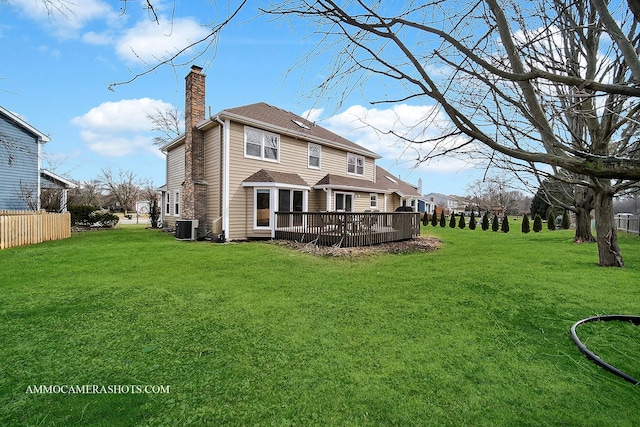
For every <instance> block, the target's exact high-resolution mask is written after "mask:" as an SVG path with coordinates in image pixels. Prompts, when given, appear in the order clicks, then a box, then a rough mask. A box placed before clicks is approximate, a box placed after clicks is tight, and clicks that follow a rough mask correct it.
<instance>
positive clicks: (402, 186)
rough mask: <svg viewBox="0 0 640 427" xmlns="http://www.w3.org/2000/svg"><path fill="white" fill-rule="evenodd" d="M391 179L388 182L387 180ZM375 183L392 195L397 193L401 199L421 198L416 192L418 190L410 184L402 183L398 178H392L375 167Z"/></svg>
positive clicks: (381, 169)
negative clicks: (409, 197)
mask: <svg viewBox="0 0 640 427" xmlns="http://www.w3.org/2000/svg"><path fill="white" fill-rule="evenodd" d="M387 177H390V178H391V179H393V181H395V182H393V181H392V180H390V179H389V178H387ZM376 183H377V184H378V185H379V186H380V187H382V188H385V189H387V190H389V191H392V192H394V193H398V194H399V195H400V196H402V197H406V196H412V197H422V194H420V193H419V192H418V190H417V189H416V188H415V187H413V186H412V185H411V184H409V183H406V182H404V181H403V180H401V179H400V178H398V177H396V176H393V175H392V174H391V173H389V172H388V171H387V170H385V169H383V168H381V167H380V166H377V165H376Z"/></svg>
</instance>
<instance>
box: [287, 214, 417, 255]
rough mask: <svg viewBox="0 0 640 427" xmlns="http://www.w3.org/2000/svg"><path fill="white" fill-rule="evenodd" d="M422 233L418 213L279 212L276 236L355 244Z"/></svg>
mask: <svg viewBox="0 0 640 427" xmlns="http://www.w3.org/2000/svg"><path fill="white" fill-rule="evenodd" d="M419 235H420V213H419V212H385V213H380V212H276V228H275V238H276V239H282V240H294V241H298V242H302V243H309V242H314V243H316V244H318V245H322V246H340V247H355V246H369V245H376V244H380V243H385V242H395V241H400V240H408V239H412V238H414V237H417V236H419Z"/></svg>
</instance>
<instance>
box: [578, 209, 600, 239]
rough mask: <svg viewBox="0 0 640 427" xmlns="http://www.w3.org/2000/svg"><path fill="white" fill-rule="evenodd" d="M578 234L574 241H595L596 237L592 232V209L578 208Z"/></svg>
mask: <svg viewBox="0 0 640 427" xmlns="http://www.w3.org/2000/svg"><path fill="white" fill-rule="evenodd" d="M575 214H576V234H575V236H573V241H574V242H581V243H593V242H595V241H596V238H595V237H593V234H592V233H591V210H590V209H589V210H587V209H584V208H582V207H579V208H577V209H576V212H575Z"/></svg>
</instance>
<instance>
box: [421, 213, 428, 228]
mask: <svg viewBox="0 0 640 427" xmlns="http://www.w3.org/2000/svg"><path fill="white" fill-rule="evenodd" d="M427 224H429V214H427V213H426V212H425V213H424V214H423V215H422V225H424V226H426V225H427Z"/></svg>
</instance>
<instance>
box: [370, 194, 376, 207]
mask: <svg viewBox="0 0 640 427" xmlns="http://www.w3.org/2000/svg"><path fill="white" fill-rule="evenodd" d="M374 202H375V204H374ZM369 207H370V208H371V209H378V195H377V194H375V193H371V194H370V195H369Z"/></svg>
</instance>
